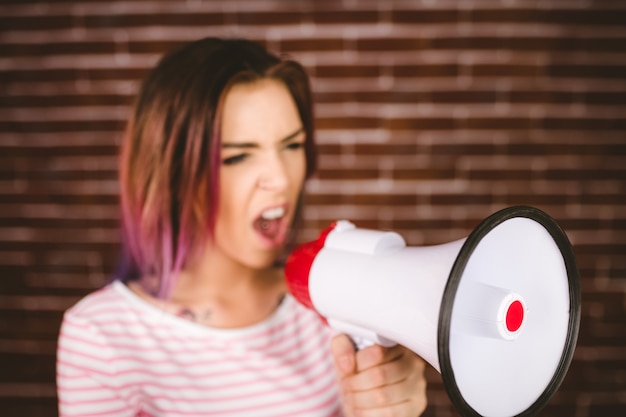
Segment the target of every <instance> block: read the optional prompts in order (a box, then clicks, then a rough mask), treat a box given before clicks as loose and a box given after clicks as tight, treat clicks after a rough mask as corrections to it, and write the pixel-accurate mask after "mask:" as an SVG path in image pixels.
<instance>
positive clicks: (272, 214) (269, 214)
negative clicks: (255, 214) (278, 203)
mask: <svg viewBox="0 0 626 417" xmlns="http://www.w3.org/2000/svg"><path fill="white" fill-rule="evenodd" d="M284 215H285V209H284V208H283V207H276V208H273V209H269V210H265V211H264V212H263V213H262V214H261V217H262V218H263V219H265V220H273V219H278V218H279V217H283V216H284Z"/></svg>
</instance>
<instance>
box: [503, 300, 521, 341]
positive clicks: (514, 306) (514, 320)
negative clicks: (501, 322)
mask: <svg viewBox="0 0 626 417" xmlns="http://www.w3.org/2000/svg"><path fill="white" fill-rule="evenodd" d="M523 321H524V306H523V305H522V303H521V302H520V301H517V300H516V301H513V302H512V303H511V305H510V306H509V308H508V310H507V311H506V329H507V330H508V331H510V332H511V333H513V332H516V331H518V330H519V328H520V327H522V323H523Z"/></svg>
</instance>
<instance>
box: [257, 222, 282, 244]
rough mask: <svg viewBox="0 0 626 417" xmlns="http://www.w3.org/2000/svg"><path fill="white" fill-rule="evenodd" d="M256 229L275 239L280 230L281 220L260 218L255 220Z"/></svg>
mask: <svg viewBox="0 0 626 417" xmlns="http://www.w3.org/2000/svg"><path fill="white" fill-rule="evenodd" d="M254 227H255V229H256V230H257V231H258V232H259V233H261V234H262V235H263V236H265V237H266V238H268V239H274V238H275V237H276V236H277V235H278V232H279V228H280V221H279V220H278V219H273V220H268V219H263V218H260V219H258V220H257V221H256V222H254Z"/></svg>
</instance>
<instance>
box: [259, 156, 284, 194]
mask: <svg viewBox="0 0 626 417" xmlns="http://www.w3.org/2000/svg"><path fill="white" fill-rule="evenodd" d="M288 184H289V172H288V167H287V164H286V163H285V161H284V160H283V159H282V158H281V157H280V155H277V154H273V155H272V156H270V157H268V158H267V159H266V160H265V161H264V164H263V166H262V167H261V175H260V177H259V187H260V188H262V189H264V190H269V191H282V190H284V189H286V188H287V185H288Z"/></svg>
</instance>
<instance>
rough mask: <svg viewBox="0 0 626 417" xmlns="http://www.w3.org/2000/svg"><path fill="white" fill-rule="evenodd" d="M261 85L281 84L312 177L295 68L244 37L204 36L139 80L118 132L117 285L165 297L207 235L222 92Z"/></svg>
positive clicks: (308, 100)
mask: <svg viewBox="0 0 626 417" xmlns="http://www.w3.org/2000/svg"><path fill="white" fill-rule="evenodd" d="M262 78H272V79H276V80H278V81H281V82H282V83H284V84H285V86H286V87H287V88H288V90H289V91H290V93H291V95H292V97H293V99H294V101H295V103H296V106H297V108H298V112H299V115H300V118H301V120H302V124H303V128H304V131H305V134H306V140H305V152H306V161H307V167H306V172H307V177H308V176H310V175H311V174H312V173H313V172H314V171H315V160H316V152H315V146H314V136H313V135H314V127H313V108H312V97H311V90H310V85H309V79H308V76H307V74H306V71H305V70H304V68H303V67H302V66H301V65H300V64H298V63H297V62H295V61H291V60H282V59H280V58H278V57H277V56H275V55H272V54H270V53H269V52H267V51H266V50H265V48H263V47H262V46H261V45H259V44H257V43H255V42H252V41H248V40H238V39H217V38H206V39H201V40H198V41H195V42H191V43H188V44H185V45H183V46H182V47H180V48H179V49H177V50H175V51H173V52H171V53H169V54H167V55H165V56H164V57H163V58H162V59H161V61H160V62H159V63H158V65H157V66H156V67H155V68H154V69H153V70H152V71H151V72H150V73H149V74H148V76H147V78H146V79H145V81H144V83H143V85H142V87H141V90H140V92H139V95H138V98H137V101H136V104H135V107H134V112H133V114H132V116H131V118H130V120H129V123H128V127H127V130H126V134H125V138H124V142H123V145H122V150H121V158H120V184H121V206H122V227H123V233H124V241H123V243H124V245H123V253H122V262H121V264H120V271H119V278H120V279H122V280H124V281H129V280H139V279H141V280H142V281H141V282H142V284H143V286H144V288H145V289H146V290H147V291H149V292H150V293H152V294H153V295H155V296H159V297H166V296H167V295H168V294H169V291H170V290H171V288H172V287H173V280H174V279H175V276H176V272H178V271H180V270H181V269H182V268H183V267H184V266H185V264H186V262H187V261H188V259H189V257H190V256H192V255H193V254H194V253H196V252H197V251H198V250H199V249H200V248H201V247H202V246H204V244H205V243H206V242H207V239H211V238H212V237H213V231H214V228H215V221H216V215H217V213H216V210H217V206H218V205H217V199H218V195H219V190H218V176H219V165H220V163H219V162H220V160H219V154H220V153H219V149H220V148H219V147H220V137H219V136H220V135H219V131H220V123H219V122H220V113H221V111H220V108H221V103H222V101H223V98H224V96H225V93H226V92H227V91H228V89H229V88H230V87H231V86H232V85H234V84H238V83H245V82H254V81H255V80H259V79H262ZM148 277H150V278H153V281H151V282H146V281H145V279H146V278H148Z"/></svg>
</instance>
